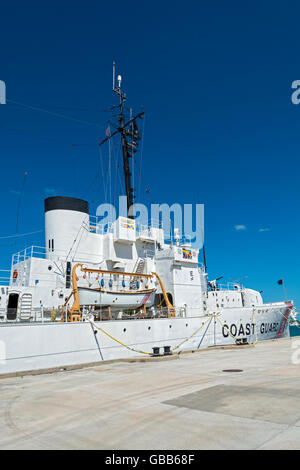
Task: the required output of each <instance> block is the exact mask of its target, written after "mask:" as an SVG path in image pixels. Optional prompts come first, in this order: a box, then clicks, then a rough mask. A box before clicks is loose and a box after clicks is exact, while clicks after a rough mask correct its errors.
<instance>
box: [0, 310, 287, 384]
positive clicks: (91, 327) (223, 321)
mask: <svg viewBox="0 0 300 470" xmlns="http://www.w3.org/2000/svg"><path fill="white" fill-rule="evenodd" d="M258 312H259V313H258ZM289 313H290V308H289V307H288V306H287V305H286V304H285V303H282V304H281V305H279V304H278V305H277V306H276V307H271V308H267V309H265V310H264V311H263V310H257V312H256V313H255V314H254V313H253V309H252V308H243V309H239V308H232V309H224V310H223V311H222V312H221V313H220V314H219V315H218V317H215V316H213V315H212V316H209V315H205V316H203V315H202V316H198V317H187V318H156V319H138V320H110V321H101V322H96V323H94V324H91V323H90V322H88V321H85V322H80V323H43V324H38V323H18V324H2V325H1V326H0V375H1V374H9V373H15V372H21V371H32V370H40V369H51V368H57V367H64V366H72V365H78V364H90V363H97V362H100V361H108V360H117V359H124V358H133V357H143V356H144V354H143V352H146V353H152V352H153V350H152V349H153V348H154V347H159V348H161V351H163V348H164V347H165V346H170V347H171V348H176V349H175V350H174V352H179V351H184V350H197V349H200V348H208V347H213V346H226V345H233V344H236V343H237V340H239V341H243V342H248V343H253V342H256V341H263V340H270V339H275V338H283V337H288V336H289V325H288V316H289ZM97 328H100V329H101V330H103V331H105V332H106V333H104V332H103V331H101V330H98V329H97ZM138 351H143V352H138ZM254 351H255V350H254ZM253 353H254V354H255V352H253Z"/></svg>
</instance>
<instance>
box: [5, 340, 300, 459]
mask: <svg viewBox="0 0 300 470" xmlns="http://www.w3.org/2000/svg"><path fill="white" fill-rule="evenodd" d="M296 341H298V342H299V344H298V345H297V343H296ZM295 347H298V350H299V351H300V341H299V338H298V339H297V338H291V339H282V340H274V341H266V342H264V343H258V344H256V345H255V346H254V347H248V346H241V347H239V348H234V347H233V348H231V349H230V348H227V349H221V348H219V349H209V350H202V351H199V352H195V353H187V354H182V355H180V356H176V357H172V358H171V359H169V358H167V357H166V358H162V359H161V360H151V359H150V360H148V361H146V362H133V363H130V362H114V363H110V364H105V363H103V364H101V365H97V366H94V367H87V368H82V369H78V370H69V371H68V370H67V371H62V372H55V373H50V374H42V375H25V376H23V377H10V378H2V379H0V398H1V399H0V449H115V450H118V449H120V450H121V449H153V450H160V449H166V450H171V449H172V450H177V449H186V450H187V449H192V450H194V449H299V448H300V373H299V372H300V364H299V365H298V364H295V362H298V361H297V358H298V359H299V362H300V353H299V354H298V355H297V349H295ZM293 354H294V356H292V355H293ZM292 357H293V361H292ZM293 362H294V363H293ZM228 369H229V370H232V369H235V371H232V372H228V371H227V372H224V371H225V370H228ZM236 369H239V370H240V371H239V372H238V371H236Z"/></svg>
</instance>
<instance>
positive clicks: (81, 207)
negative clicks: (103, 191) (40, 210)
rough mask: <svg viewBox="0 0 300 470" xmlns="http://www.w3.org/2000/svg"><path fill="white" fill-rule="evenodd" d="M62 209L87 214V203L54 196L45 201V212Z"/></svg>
mask: <svg viewBox="0 0 300 470" xmlns="http://www.w3.org/2000/svg"><path fill="white" fill-rule="evenodd" d="M57 209H62V210H65V211H77V212H84V213H85V214H89V203H88V202H87V201H84V200H83V199H76V198H74V197H64V196H54V197H48V198H47V199H45V212H48V211H54V210H57Z"/></svg>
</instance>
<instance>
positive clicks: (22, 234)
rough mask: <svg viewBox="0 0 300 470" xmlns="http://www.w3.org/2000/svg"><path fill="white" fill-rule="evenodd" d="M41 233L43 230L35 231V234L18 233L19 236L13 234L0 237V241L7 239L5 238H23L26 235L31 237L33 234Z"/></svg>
mask: <svg viewBox="0 0 300 470" xmlns="http://www.w3.org/2000/svg"><path fill="white" fill-rule="evenodd" d="M43 231H44V230H36V231H35V232H27V233H19V234H15V235H7V236H5V237H0V240H4V239H7V238H17V237H25V236H26V235H33V234H35V233H41V232H43Z"/></svg>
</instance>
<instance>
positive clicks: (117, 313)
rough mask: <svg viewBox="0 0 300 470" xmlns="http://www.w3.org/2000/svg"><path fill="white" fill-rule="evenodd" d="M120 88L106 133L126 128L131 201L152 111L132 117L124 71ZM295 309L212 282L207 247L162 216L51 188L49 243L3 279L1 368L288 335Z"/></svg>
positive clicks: (19, 260) (18, 261) (16, 262)
mask: <svg viewBox="0 0 300 470" xmlns="http://www.w3.org/2000/svg"><path fill="white" fill-rule="evenodd" d="M113 89H114V91H115V92H116V93H117V95H118V97H119V105H118V106H119V126H118V128H117V130H116V132H114V133H113V134H111V135H109V136H108V137H107V138H106V139H104V141H106V140H109V139H110V138H111V137H113V135H114V134H115V135H120V136H121V142H122V150H123V163H124V174H125V186H126V195H127V203H128V208H130V207H131V206H132V204H133V189H132V187H131V179H130V176H131V174H130V165H129V161H130V160H129V158H130V157H131V156H132V154H133V153H134V152H135V150H136V147H137V141H138V139H139V132H138V127H137V120H138V118H141V117H142V115H143V113H140V114H138V115H137V116H135V117H133V118H131V119H129V121H128V122H126V119H125V113H124V109H123V103H124V100H125V95H124V94H123V92H122V90H121V78H120V77H118V86H116V87H115V86H113ZM104 141H103V142H104ZM292 309H293V303H292V301H280V302H275V303H264V302H263V299H262V296H261V294H260V293H259V292H258V291H256V290H253V289H249V288H245V287H244V286H242V285H239V284H232V285H230V284H228V285H225V286H223V285H221V284H219V283H218V280H213V281H208V274H207V272H206V266H205V263H204V265H200V264H199V250H198V249H196V248H194V247H193V246H192V244H191V243H187V242H182V241H181V240H180V237H179V236H178V233H177V235H175V240H174V242H172V241H171V242H169V243H168V242H166V241H165V234H164V228H163V227H162V226H161V224H160V223H158V222H156V223H155V222H152V223H151V224H150V225H149V226H141V225H140V224H138V223H136V220H135V219H134V218H132V217H127V218H126V217H122V216H119V217H118V218H117V220H115V221H114V222H112V223H111V224H106V225H101V223H99V221H98V220H97V218H96V217H91V216H90V214H89V205H88V203H87V202H86V201H85V200H82V199H76V198H71V197H58V196H57V197H50V198H47V199H46V200H45V247H30V248H28V249H25V250H23V251H22V252H19V253H17V254H15V255H13V258H12V266H11V272H10V281H9V284H8V285H1V286H0V374H9V373H14V372H20V371H31V370H39V369H50V368H56V367H64V366H70V365H75V364H89V363H96V362H99V361H107V360H113V359H120V358H128V357H135V356H143V355H153V354H154V355H156V354H170V353H172V352H180V351H183V350H197V349H199V348H207V347H211V346H221V345H234V344H247V343H252V342H255V341H261V340H268V339H273V338H279V337H286V336H288V335H289V316H290V313H291V311H292ZM199 360H201V359H200V357H199Z"/></svg>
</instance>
